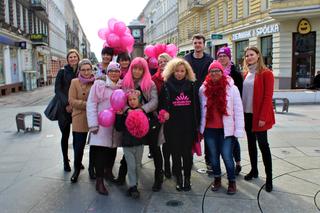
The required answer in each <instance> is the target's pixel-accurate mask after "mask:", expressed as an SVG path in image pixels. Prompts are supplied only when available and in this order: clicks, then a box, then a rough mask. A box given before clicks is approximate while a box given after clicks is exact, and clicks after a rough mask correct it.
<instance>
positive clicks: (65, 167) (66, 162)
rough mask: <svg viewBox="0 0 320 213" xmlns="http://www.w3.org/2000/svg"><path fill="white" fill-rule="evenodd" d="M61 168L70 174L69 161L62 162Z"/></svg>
mask: <svg viewBox="0 0 320 213" xmlns="http://www.w3.org/2000/svg"><path fill="white" fill-rule="evenodd" d="M63 168H64V171H65V172H71V167H70V164H69V160H65V161H64V162H63Z"/></svg>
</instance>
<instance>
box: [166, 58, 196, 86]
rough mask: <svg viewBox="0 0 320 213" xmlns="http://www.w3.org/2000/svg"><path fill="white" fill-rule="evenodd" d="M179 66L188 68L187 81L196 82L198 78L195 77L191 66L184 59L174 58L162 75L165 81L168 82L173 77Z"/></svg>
mask: <svg viewBox="0 0 320 213" xmlns="http://www.w3.org/2000/svg"><path fill="white" fill-rule="evenodd" d="M179 65H183V66H184V67H185V68H186V71H187V74H186V79H187V80H189V81H196V76H195V74H194V72H193V70H192V68H191V66H190V64H189V63H188V62H187V61H186V60H184V59H182V58H174V59H172V60H171V61H169V62H168V63H167V65H166V67H165V68H164V71H163V73H162V77H163V80H164V81H167V80H168V79H169V78H170V77H171V76H172V75H173V73H174V72H175V71H176V69H177V67H178V66H179Z"/></svg>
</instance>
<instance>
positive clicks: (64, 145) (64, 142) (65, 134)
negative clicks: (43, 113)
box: [58, 118, 71, 163]
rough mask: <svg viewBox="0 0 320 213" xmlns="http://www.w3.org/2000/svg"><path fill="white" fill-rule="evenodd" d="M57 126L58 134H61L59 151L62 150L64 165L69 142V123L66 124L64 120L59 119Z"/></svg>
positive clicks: (66, 159) (66, 160) (66, 161)
mask: <svg viewBox="0 0 320 213" xmlns="http://www.w3.org/2000/svg"><path fill="white" fill-rule="evenodd" d="M58 125H59V129H60V132H61V134H62V137H61V150H62V156H63V161H64V162H65V163H68V161H69V159H68V142H69V136H70V125H71V122H68V121H67V120H66V119H63V118H61V119H59V120H58Z"/></svg>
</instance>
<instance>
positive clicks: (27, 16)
mask: <svg viewBox="0 0 320 213" xmlns="http://www.w3.org/2000/svg"><path fill="white" fill-rule="evenodd" d="M25 20H26V33H30V31H29V12H28V9H27V8H26V9H25Z"/></svg>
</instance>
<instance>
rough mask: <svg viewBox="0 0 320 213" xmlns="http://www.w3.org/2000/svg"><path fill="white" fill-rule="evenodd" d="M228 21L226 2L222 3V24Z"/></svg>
mask: <svg viewBox="0 0 320 213" xmlns="http://www.w3.org/2000/svg"><path fill="white" fill-rule="evenodd" d="M227 23H228V2H224V3H223V24H224V25H226V24H227Z"/></svg>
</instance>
